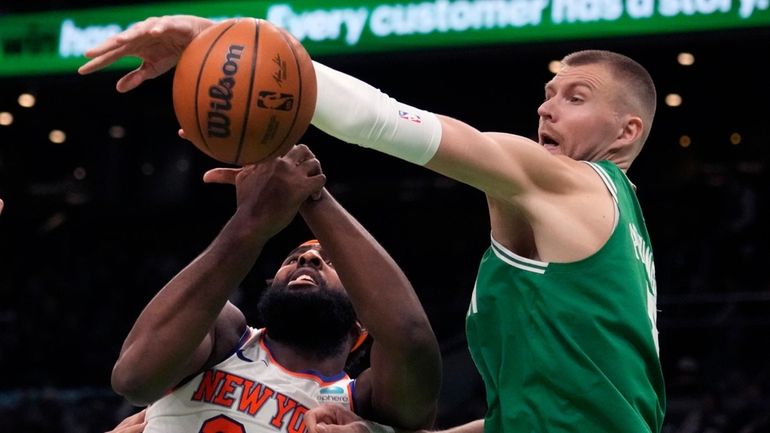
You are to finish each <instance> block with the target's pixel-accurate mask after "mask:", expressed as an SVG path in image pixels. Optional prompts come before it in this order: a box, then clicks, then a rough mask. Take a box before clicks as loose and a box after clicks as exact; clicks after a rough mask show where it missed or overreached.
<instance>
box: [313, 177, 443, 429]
mask: <svg viewBox="0 0 770 433" xmlns="http://www.w3.org/2000/svg"><path fill="white" fill-rule="evenodd" d="M302 216H303V217H304V218H305V221H306V222H307V224H308V225H309V226H310V228H311V229H312V230H313V233H314V234H315V235H316V237H318V239H319V240H320V241H321V244H322V245H323V246H324V249H325V250H326V251H327V252H328V253H329V255H330V257H331V258H332V262H333V263H334V266H335V267H336V269H337V271H338V273H339V276H340V278H341V280H342V283H343V285H344V286H345V288H346V290H347V291H348V293H349V295H350V297H351V300H352V301H353V305H355V308H356V312H357V313H358V316H359V319H360V320H361V322H362V323H363V325H364V326H365V327H366V328H367V330H368V331H369V333H370V334H371V335H372V336H373V337H374V345H373V346H372V350H371V354H370V361H371V368H370V369H369V370H368V371H367V372H366V374H365V375H362V376H366V378H365V379H363V377H362V378H361V379H362V380H365V381H366V386H364V385H363V384H362V381H359V384H360V385H361V390H362V393H368V395H370V397H371V398H368V399H366V400H364V401H363V403H362V405H361V407H360V409H361V411H362V414H366V415H368V416H371V417H372V418H374V419H376V420H379V421H383V422H388V423H392V424H395V425H399V426H404V427H411V428H419V427H425V426H429V425H431V424H432V422H433V419H434V416H435V408H436V401H437V398H438V392H439V389H440V386H441V357H440V352H439V348H438V343H437V341H436V337H435V335H434V333H433V330H432V328H431V326H430V323H429V321H428V318H427V316H426V314H425V312H424V311H423V309H422V306H421V304H420V301H419V299H418V298H417V295H416V294H415V292H414V290H413V289H412V286H411V284H410V283H409V281H408V279H407V278H406V276H405V275H404V273H403V272H402V271H401V269H400V268H399V267H398V265H397V264H396V263H395V261H394V260H393V259H392V258H391V257H390V255H389V254H388V253H387V252H386V251H385V249H384V248H383V247H382V246H381V245H380V244H379V243H378V242H377V241H376V240H375V239H374V238H373V237H372V236H371V234H370V233H369V232H368V231H366V229H364V228H363V227H362V226H361V225H360V224H359V223H358V222H357V221H356V220H355V219H354V218H353V217H352V216H351V215H350V214H348V213H347V211H345V210H344V209H343V208H342V207H341V206H340V205H339V204H338V203H337V202H336V201H335V200H334V198H333V197H331V196H330V195H329V194H328V193H327V192H326V191H324V192H323V195H322V197H321V199H320V200H318V201H315V202H309V203H308V204H306V205H304V206H303V208H302ZM364 389H366V390H367V391H363V390H364Z"/></svg>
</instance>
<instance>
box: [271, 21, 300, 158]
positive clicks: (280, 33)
mask: <svg viewBox="0 0 770 433" xmlns="http://www.w3.org/2000/svg"><path fill="white" fill-rule="evenodd" d="M278 34H279V35H281V37H282V38H283V40H284V41H285V42H286V44H287V45H288V46H289V49H290V50H291V53H292V57H294V63H296V64H297V84H298V86H297V105H296V108H295V110H294V118H293V119H292V120H291V125H290V126H289V129H288V130H287V131H286V136H284V137H283V141H281V145H280V146H276V148H275V149H273V151H272V152H270V154H269V155H268V156H272V155H273V154H274V153H276V152H277V151H278V150H280V149H283V146H285V145H286V139H287V138H289V135H290V134H291V133H292V131H293V130H294V125H296V124H297V117H299V111H300V110H299V109H300V107H301V103H302V68H301V66H300V62H299V57H297V51H296V50H294V44H292V43H291V41H290V40H289V39H288V38H287V37H286V35H285V34H283V32H282V31H279V32H278ZM300 137H301V136H300ZM300 137H297V138H300ZM294 144H296V143H294Z"/></svg>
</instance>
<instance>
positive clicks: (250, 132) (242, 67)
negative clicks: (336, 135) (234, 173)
mask: <svg viewBox="0 0 770 433" xmlns="http://www.w3.org/2000/svg"><path fill="white" fill-rule="evenodd" d="M315 102H316V79H315V71H314V70H313V63H312V61H311V59H310V56H309V55H308V53H307V51H305V48H304V47H303V46H302V45H301V44H300V43H299V41H297V40H296V39H295V38H294V37H293V36H292V35H291V34H289V33H288V32H287V31H285V30H283V29H281V28H279V27H277V26H275V25H274V24H271V23H270V22H268V21H265V20H261V19H254V18H234V19H228V20H225V21H222V22H219V23H217V24H215V25H213V26H211V27H208V28H207V29H206V30H204V31H202V32H201V33H200V34H198V36H196V37H195V39H193V41H192V42H191V43H190V45H189V46H187V48H185V50H184V51H183V52H182V55H181V57H180V59H179V63H178V64H177V67H176V71H175V72H174V79H173V103H174V112H175V114H176V118H177V120H178V121H179V125H180V126H181V128H182V129H183V130H184V132H185V137H186V138H187V139H188V140H190V141H191V142H192V143H193V144H194V145H195V146H196V147H197V148H198V149H200V150H201V151H203V152H204V153H206V154H207V155H209V156H210V157H212V158H214V159H216V160H218V161H220V162H224V163H228V164H234V165H244V164H250V163H255V162H258V161H261V160H263V159H266V158H269V157H272V156H280V155H282V154H283V153H285V152H286V151H288V150H289V148H291V146H293V145H295V144H297V142H299V140H300V139H301V138H302V135H303V134H304V133H305V131H306V130H307V128H308V125H310V119H311V118H312V117H313V111H314V110H315Z"/></svg>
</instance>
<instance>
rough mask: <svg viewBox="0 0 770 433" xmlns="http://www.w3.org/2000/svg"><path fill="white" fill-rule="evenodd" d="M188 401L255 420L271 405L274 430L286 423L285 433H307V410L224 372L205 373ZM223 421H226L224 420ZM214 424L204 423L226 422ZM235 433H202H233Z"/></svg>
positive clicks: (281, 396)
mask: <svg viewBox="0 0 770 433" xmlns="http://www.w3.org/2000/svg"><path fill="white" fill-rule="evenodd" d="M239 390H240V396H239V397H237V398H236V396H237V395H239V394H238V391H239ZM191 400H194V401H199V402H202V403H209V404H214V405H217V406H222V407H227V408H232V409H236V410H238V411H239V412H242V413H245V414H247V415H250V416H256V414H257V413H258V412H259V411H260V409H262V408H263V407H264V406H265V404H266V403H267V402H268V401H273V402H274V405H271V406H272V407H274V410H275V413H274V415H273V417H272V419H271V420H270V424H272V425H273V427H276V428H278V429H283V427H284V426H285V424H286V420H287V419H288V420H289V425H288V433H304V432H305V431H306V430H307V427H306V426H305V417H304V415H305V412H307V411H308V408H307V407H305V406H303V405H302V404H299V403H298V402H297V401H296V400H294V399H293V398H291V397H289V396H287V395H285V394H283V393H280V392H276V391H275V390H273V389H272V388H270V387H269V386H267V385H264V384H262V383H258V382H254V381H252V380H248V379H245V378H243V377H241V376H238V375H235V374H230V373H227V372H224V371H218V370H208V371H206V372H205V373H204V374H203V377H202V378H201V381H200V383H199V384H198V388H197V389H196V390H195V392H194V393H193V396H192V398H191ZM225 419H229V418H226V417H225ZM214 420H215V418H211V419H210V420H208V421H207V422H211V423H213V424H212V425H219V424H220V423H222V422H225V421H216V422H214ZM239 425H240V424H239ZM211 428H212V429H213V428H214V427H211ZM235 431H236V430H233V431H231V430H206V431H204V430H201V433H216V432H221V433H232V432H235Z"/></svg>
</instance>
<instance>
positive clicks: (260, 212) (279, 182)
mask: <svg viewBox="0 0 770 433" xmlns="http://www.w3.org/2000/svg"><path fill="white" fill-rule="evenodd" d="M204 181H206V182H217V183H231V184H234V185H235V186H236V195H237V203H238V206H237V209H236V211H235V214H234V215H233V216H232V217H231V218H230V220H229V221H228V222H227V224H225V226H224V228H223V229H222V230H221V232H220V233H219V234H218V235H217V237H216V238H215V239H214V241H213V242H212V243H211V244H210V245H209V247H208V248H206V250H205V251H204V252H203V253H202V254H201V255H199V256H198V257H197V258H196V259H195V260H193V261H192V263H190V264H189V265H187V267H185V268H184V269H183V270H182V271H181V272H179V273H178V274H177V275H176V276H175V277H174V278H172V279H171V281H169V282H168V284H166V286H165V287H163V289H161V291H160V292H158V294H157V295H156V296H155V297H154V298H153V299H152V300H151V301H150V303H149V304H148V305H147V306H146V307H145V309H144V311H142V313H141V314H140V316H139V318H138V319H137V321H136V323H135V324H134V327H133V328H132V329H131V331H130V332H129V334H128V337H127V338H126V340H125V342H124V343H123V347H122V349H121V352H120V357H119V359H118V361H117V363H116V364H115V367H114V369H113V372H112V385H113V388H114V389H115V391H116V392H118V393H119V394H122V395H124V396H126V397H127V398H128V399H129V400H130V401H131V402H133V403H136V404H148V403H151V402H153V401H155V400H157V399H158V398H159V397H161V396H162V395H163V393H164V392H165V391H166V390H168V389H169V388H170V387H172V386H174V385H176V384H177V383H179V382H180V381H181V380H182V379H183V378H185V377H187V376H188V375H190V374H192V373H195V372H197V371H199V370H201V369H202V368H203V367H205V366H208V365H212V364H214V363H216V362H219V361H221V360H222V359H223V357H224V355H225V354H226V353H227V352H229V351H230V350H232V349H233V348H234V347H235V344H236V343H237V342H238V339H239V338H240V336H241V335H242V334H243V332H244V331H245V329H246V324H245V320H244V318H243V314H242V313H241V312H240V310H238V309H237V308H236V307H235V306H233V305H232V304H230V303H229V302H228V298H229V297H230V296H231V295H232V293H233V291H234V290H235V289H236V287H237V286H238V284H239V283H240V282H241V280H242V279H243V278H244V277H245V276H246V274H247V273H248V272H249V270H250V269H251V267H252V266H253V264H254V262H255V261H256V259H257V256H258V255H259V253H260V251H261V250H262V247H263V246H264V244H265V242H266V241H267V240H268V239H269V238H270V237H272V236H273V235H275V234H276V233H278V232H279V231H280V230H282V229H283V228H284V227H285V226H286V225H288V224H289V222H291V220H292V219H293V218H294V216H295V215H296V212H297V209H298V208H299V206H300V204H301V203H302V202H303V201H305V200H306V199H307V198H308V196H310V195H311V194H312V193H315V192H317V191H318V190H319V189H320V188H321V187H322V186H323V184H324V182H325V177H324V175H323V174H321V172H320V165H319V163H318V160H316V159H315V158H314V157H313V155H312V153H310V150H309V149H307V147H305V146H302V145H300V146H295V147H294V148H293V149H291V150H290V151H289V152H288V153H287V154H286V155H285V156H283V157H281V158H277V159H275V160H271V161H267V162H264V163H261V164H257V165H250V166H246V167H244V168H241V169H215V170H212V171H209V172H207V173H206V175H204Z"/></svg>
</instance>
